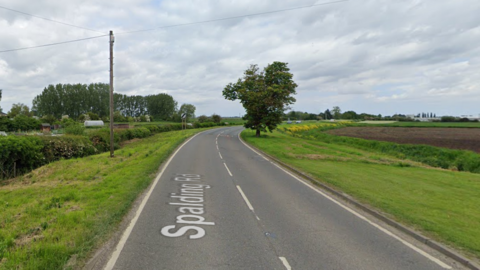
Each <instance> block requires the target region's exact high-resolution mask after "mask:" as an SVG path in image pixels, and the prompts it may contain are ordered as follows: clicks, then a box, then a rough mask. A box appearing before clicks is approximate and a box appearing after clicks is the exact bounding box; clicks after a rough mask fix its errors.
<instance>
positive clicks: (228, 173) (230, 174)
mask: <svg viewBox="0 0 480 270" xmlns="http://www.w3.org/2000/svg"><path fill="white" fill-rule="evenodd" d="M223 165H225V169H227V171H228V174H230V176H233V174H232V173H231V172H230V170H229V169H228V167H227V163H223Z"/></svg>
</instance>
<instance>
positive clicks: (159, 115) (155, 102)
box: [145, 93, 177, 120]
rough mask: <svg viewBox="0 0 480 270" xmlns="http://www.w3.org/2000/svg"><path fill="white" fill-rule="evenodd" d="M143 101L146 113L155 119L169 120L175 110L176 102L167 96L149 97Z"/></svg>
mask: <svg viewBox="0 0 480 270" xmlns="http://www.w3.org/2000/svg"><path fill="white" fill-rule="evenodd" d="M145 99H146V104H147V109H148V113H149V114H150V115H152V116H153V117H154V118H155V119H161V120H170V119H172V117H173V114H174V113H175V111H176V110H177V102H176V101H175V100H174V99H173V97H172V96H170V95H168V94H163V93H162V94H157V95H149V96H146V97H145Z"/></svg>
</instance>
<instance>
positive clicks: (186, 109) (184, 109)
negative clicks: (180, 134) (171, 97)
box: [178, 103, 196, 122]
mask: <svg viewBox="0 0 480 270" xmlns="http://www.w3.org/2000/svg"><path fill="white" fill-rule="evenodd" d="M195 110H196V108H195V106H193V105H192V104H186V103H184V104H182V106H180V109H179V110H178V114H179V115H180V116H182V115H185V117H186V119H187V122H188V119H190V118H195Z"/></svg>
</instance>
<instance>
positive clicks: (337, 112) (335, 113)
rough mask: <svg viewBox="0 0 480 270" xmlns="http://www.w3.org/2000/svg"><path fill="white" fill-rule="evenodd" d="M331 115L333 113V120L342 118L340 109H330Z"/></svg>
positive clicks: (336, 107)
mask: <svg viewBox="0 0 480 270" xmlns="http://www.w3.org/2000/svg"><path fill="white" fill-rule="evenodd" d="M332 113H333V118H335V119H340V118H342V110H340V107H338V106H334V107H333V108H332Z"/></svg>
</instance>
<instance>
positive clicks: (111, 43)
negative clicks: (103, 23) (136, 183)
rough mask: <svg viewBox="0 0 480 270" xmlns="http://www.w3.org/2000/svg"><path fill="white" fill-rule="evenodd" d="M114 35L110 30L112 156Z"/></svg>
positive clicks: (111, 130) (111, 149)
mask: <svg viewBox="0 0 480 270" xmlns="http://www.w3.org/2000/svg"><path fill="white" fill-rule="evenodd" d="M114 42H115V37H114V36H113V31H110V157H112V158H113V157H114V156H115V155H114V147H113V146H114V145H113V43H114Z"/></svg>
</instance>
